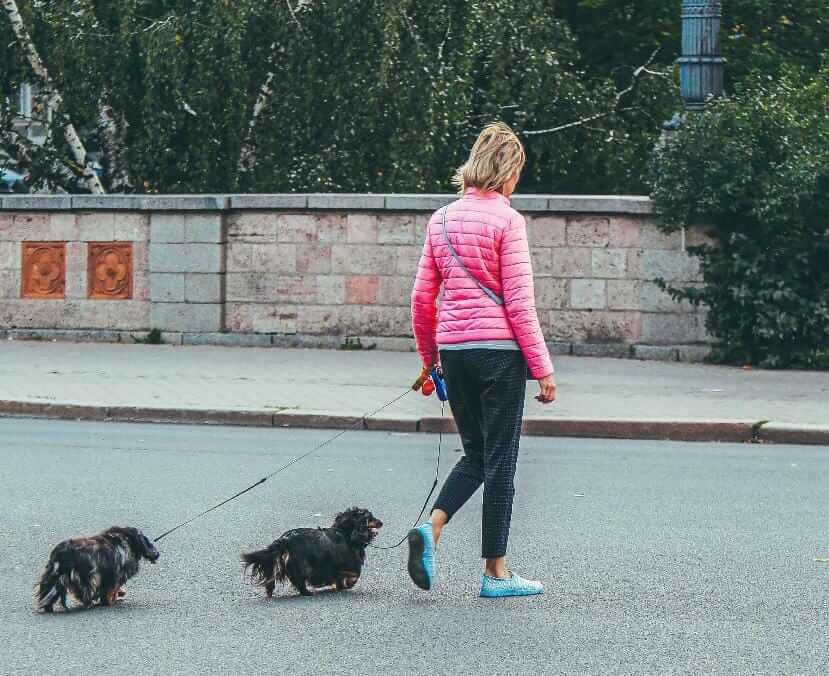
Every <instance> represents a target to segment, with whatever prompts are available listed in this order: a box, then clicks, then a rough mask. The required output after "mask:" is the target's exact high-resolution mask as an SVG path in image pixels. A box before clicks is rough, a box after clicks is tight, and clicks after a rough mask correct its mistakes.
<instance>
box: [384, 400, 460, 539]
mask: <svg viewBox="0 0 829 676" xmlns="http://www.w3.org/2000/svg"><path fill="white" fill-rule="evenodd" d="M444 407H445V403H444V402H440V417H441V418H443V409H444ZM441 446H443V429H442V428H440V427H439V428H438V456H437V462H436V463H435V481H434V483H432V488H431V490H430V491H429V495H427V496H426V500H424V501H423V507H421V508H420V514H418V515H417V518H416V519H415V520H414V524H413V525H412V528H415V527H416V526H417V524H418V522H419V521H420V519H421V517H422V516H423V513H424V512H425V511H426V507H427V506H428V504H429V500H431V499H432V494H433V493H434V492H435V489H436V488H437V487H438V479H439V477H440V449H441ZM408 537H409V534H408V533H406V534H405V535H404V536H403V539H402V540H400V542H398V543H397V544H396V545H390V546H388V547H381V546H379V545H372V544H369V547H373V548H374V549H397V548H398V547H399V546H400V545H402V544H403V543H404V542H406V539H407V538H408Z"/></svg>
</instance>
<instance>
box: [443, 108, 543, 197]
mask: <svg viewBox="0 0 829 676" xmlns="http://www.w3.org/2000/svg"><path fill="white" fill-rule="evenodd" d="M526 162H527V154H526V153H525V152H524V146H523V145H522V144H521V141H519V140H518V136H516V134H515V132H514V131H513V130H512V129H510V127H509V126H508V125H506V124H504V123H503V122H492V123H490V124H488V125H487V126H486V127H484V130H483V131H482V132H481V133H480V134H478V138H477V139H476V140H475V145H473V146H472V151H471V152H470V153H469V159H468V160H467V161H466V162H464V163H463V164H462V165H461V166H460V167H458V170H457V171H456V172H455V176H454V177H453V178H452V183H454V184H455V185H456V186H458V193H459V194H461V195H463V193H464V192H465V191H466V189H467V188H478V189H479V190H496V191H497V190H500V189H501V188H502V187H503V186H504V184H505V183H506V182H507V181H509V180H510V179H511V178H513V177H515V176H518V175H519V174H520V173H521V170H522V169H523V168H524V164H526Z"/></svg>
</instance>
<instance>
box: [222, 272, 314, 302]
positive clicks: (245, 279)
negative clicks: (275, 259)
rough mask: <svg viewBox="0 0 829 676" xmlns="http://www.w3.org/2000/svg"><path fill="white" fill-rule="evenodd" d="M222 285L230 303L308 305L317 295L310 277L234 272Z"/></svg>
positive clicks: (312, 278)
mask: <svg viewBox="0 0 829 676" xmlns="http://www.w3.org/2000/svg"><path fill="white" fill-rule="evenodd" d="M225 285H226V289H225V297H226V299H227V300H228V301H230V302H255V303H280V304H281V303H289V304H294V303H311V302H314V300H315V298H316V293H317V287H316V278H315V277H313V276H310V275H304V276H286V275H278V274H273V273H247V272H242V273H239V272H234V273H228V274H227V275H226V282H225Z"/></svg>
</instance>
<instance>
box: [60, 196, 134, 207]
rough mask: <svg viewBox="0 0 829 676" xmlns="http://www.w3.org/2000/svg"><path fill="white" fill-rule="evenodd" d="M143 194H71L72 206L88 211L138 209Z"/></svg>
mask: <svg viewBox="0 0 829 676" xmlns="http://www.w3.org/2000/svg"><path fill="white" fill-rule="evenodd" d="M143 201H144V196H143V195H72V208H73V209H82V210H89V211H119V210H123V211H140V210H141V209H142V208H143Z"/></svg>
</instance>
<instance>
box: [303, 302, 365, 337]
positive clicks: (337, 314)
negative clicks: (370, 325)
mask: <svg viewBox="0 0 829 676" xmlns="http://www.w3.org/2000/svg"><path fill="white" fill-rule="evenodd" d="M359 319H360V318H359V314H358V313H357V312H355V311H354V308H353V307H348V306H345V305H309V306H307V307H303V308H302V312H300V313H299V317H297V331H298V332H299V333H306V334H310V335H323V336H332V335H338V336H340V335H356V334H358V333H360V332H361V329H364V328H365V327H362V326H361V324H360V321H359Z"/></svg>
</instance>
